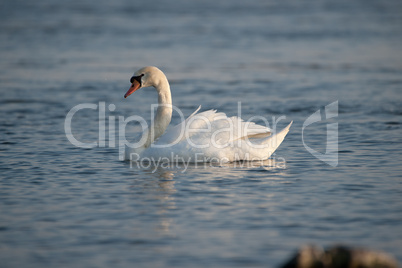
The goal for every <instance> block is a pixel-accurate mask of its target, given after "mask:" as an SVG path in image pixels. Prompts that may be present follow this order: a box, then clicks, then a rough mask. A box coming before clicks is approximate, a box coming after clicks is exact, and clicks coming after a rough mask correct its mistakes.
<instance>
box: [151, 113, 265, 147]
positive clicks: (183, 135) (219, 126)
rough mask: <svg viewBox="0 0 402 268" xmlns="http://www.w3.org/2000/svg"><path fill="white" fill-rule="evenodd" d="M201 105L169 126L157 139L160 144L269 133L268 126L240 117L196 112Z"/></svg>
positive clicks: (227, 139) (230, 139) (256, 136)
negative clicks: (177, 122)
mask: <svg viewBox="0 0 402 268" xmlns="http://www.w3.org/2000/svg"><path fill="white" fill-rule="evenodd" d="M200 108H201V106H200V107H199V108H198V109H197V110H196V111H195V112H194V113H192V114H191V115H190V116H189V117H188V118H187V119H186V120H183V121H182V122H181V123H180V124H178V125H176V126H174V127H172V128H170V129H169V130H168V131H167V132H166V133H165V134H164V135H163V136H162V137H161V138H160V139H159V140H158V143H160V144H177V143H180V142H182V141H183V140H185V139H190V140H191V142H192V144H193V145H194V144H195V145H197V144H205V143H209V142H215V143H219V144H224V143H230V142H233V141H235V140H239V139H246V138H247V139H260V138H265V137H268V136H269V135H271V133H272V131H271V129H270V128H267V127H265V126H261V125H257V124H255V123H253V122H248V121H247V122H244V121H243V120H242V119H241V118H239V117H236V116H233V117H227V116H226V114H225V113H221V112H219V113H218V112H216V110H208V111H205V112H202V113H197V112H198V111H199V110H200Z"/></svg>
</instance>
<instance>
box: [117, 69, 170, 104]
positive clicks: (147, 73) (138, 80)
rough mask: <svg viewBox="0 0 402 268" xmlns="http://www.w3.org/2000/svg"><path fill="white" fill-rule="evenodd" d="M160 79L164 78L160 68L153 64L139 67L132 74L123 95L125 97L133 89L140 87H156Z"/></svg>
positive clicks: (131, 92)
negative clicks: (127, 88)
mask: <svg viewBox="0 0 402 268" xmlns="http://www.w3.org/2000/svg"><path fill="white" fill-rule="evenodd" d="M162 79H166V76H165V75H164V74H163V72H162V71H161V70H159V69H158V68H156V67H154V66H148V67H144V68H141V69H139V70H138V71H136V72H135V73H134V75H133V76H132V77H131V79H130V83H131V87H130V88H129V90H128V91H127V93H126V94H125V95H124V98H127V97H128V96H130V95H131V94H133V93H134V92H135V91H137V90H138V89H140V88H142V87H155V88H157V87H158V85H159V83H160V81H161V80H162Z"/></svg>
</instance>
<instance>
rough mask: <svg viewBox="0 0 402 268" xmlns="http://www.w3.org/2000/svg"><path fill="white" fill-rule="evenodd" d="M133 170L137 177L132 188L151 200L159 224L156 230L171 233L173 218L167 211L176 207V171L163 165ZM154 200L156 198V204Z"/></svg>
mask: <svg viewBox="0 0 402 268" xmlns="http://www.w3.org/2000/svg"><path fill="white" fill-rule="evenodd" d="M131 171H133V172H134V173H135V178H134V183H133V184H132V185H131V187H130V188H132V189H133V190H134V191H135V192H136V193H138V194H140V196H141V200H146V201H151V203H150V204H151V208H152V209H150V214H154V217H155V218H156V220H155V221H154V222H153V223H154V224H157V226H156V227H155V231H157V232H160V233H162V234H163V235H170V226H171V223H172V222H173V219H172V218H170V217H169V216H167V212H168V211H169V210H172V209H176V203H175V198H174V196H173V194H174V193H175V192H176V189H175V180H174V171H169V170H166V169H163V168H161V167H150V168H146V169H131ZM152 200H156V201H157V202H156V204H155V203H154V202H153V201H152ZM155 205H156V209H155Z"/></svg>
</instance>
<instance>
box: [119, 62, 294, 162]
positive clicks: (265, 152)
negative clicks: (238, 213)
mask: <svg viewBox="0 0 402 268" xmlns="http://www.w3.org/2000/svg"><path fill="white" fill-rule="evenodd" d="M130 82H131V83H132V85H131V87H130V89H129V90H128V91H127V93H126V94H125V95H124V98H127V97H128V96H129V95H131V94H132V93H133V92H135V91H136V90H138V89H140V88H142V87H154V88H155V89H156V91H157V92H158V103H159V104H158V109H157V111H156V116H155V118H154V120H153V121H152V122H151V125H150V127H148V128H147V129H145V131H144V132H143V133H142V137H141V139H140V140H139V142H138V144H139V145H137V146H136V147H135V148H126V151H125V152H126V153H125V159H126V160H140V159H144V158H148V159H152V161H155V159H159V160H160V159H163V161H166V160H170V161H185V162H213V161H217V162H233V161H239V160H247V161H252V160H265V159H267V158H269V157H270V156H271V154H272V153H273V152H274V151H275V150H276V149H277V148H278V147H279V145H280V144H281V143H282V141H283V139H284V138H285V136H286V134H287V133H288V131H289V128H290V126H291V124H292V122H291V123H290V124H289V125H288V126H287V127H286V128H284V129H283V130H282V131H280V132H279V133H277V134H275V135H273V134H272V131H271V129H269V128H267V127H265V126H261V125H257V124H254V123H252V122H244V121H243V120H242V119H241V118H238V117H235V116H234V117H227V116H226V115H225V114H224V113H217V112H216V111H215V110H209V111H205V112H202V113H198V111H199V110H200V108H201V106H200V107H199V108H198V109H197V110H196V111H195V112H194V113H193V114H192V115H190V116H189V117H188V118H187V119H186V120H183V121H182V122H181V123H180V124H178V125H176V126H174V127H172V128H170V129H169V130H167V131H166V128H167V127H168V125H169V123H170V120H171V118H172V97H171V93H170V86H169V82H168V80H167V78H166V76H165V74H164V73H163V72H162V71H161V70H159V69H158V68H156V67H153V66H149V67H144V68H142V69H140V70H138V71H137V72H135V73H134V75H133V77H131V79H130ZM165 131H166V132H165ZM156 161H158V160H156Z"/></svg>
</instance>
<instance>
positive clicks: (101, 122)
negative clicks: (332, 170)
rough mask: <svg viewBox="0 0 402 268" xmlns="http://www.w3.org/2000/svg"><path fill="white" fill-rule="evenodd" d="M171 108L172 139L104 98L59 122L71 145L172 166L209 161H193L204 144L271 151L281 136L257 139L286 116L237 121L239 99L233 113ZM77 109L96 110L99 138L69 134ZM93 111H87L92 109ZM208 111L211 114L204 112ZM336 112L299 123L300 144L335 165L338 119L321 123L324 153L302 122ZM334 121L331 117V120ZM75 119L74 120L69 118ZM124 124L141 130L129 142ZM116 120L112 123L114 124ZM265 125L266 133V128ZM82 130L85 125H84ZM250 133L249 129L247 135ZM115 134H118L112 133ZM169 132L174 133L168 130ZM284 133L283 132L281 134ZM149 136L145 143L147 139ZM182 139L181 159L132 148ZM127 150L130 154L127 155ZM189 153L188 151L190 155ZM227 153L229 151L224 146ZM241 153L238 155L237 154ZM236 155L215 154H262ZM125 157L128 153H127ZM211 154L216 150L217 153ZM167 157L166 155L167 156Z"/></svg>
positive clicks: (334, 107)
mask: <svg viewBox="0 0 402 268" xmlns="http://www.w3.org/2000/svg"><path fill="white" fill-rule="evenodd" d="M159 108H160V106H159V105H151V118H156V117H157V116H155V117H154V115H155V110H157V109H159ZM168 109H169V110H171V112H172V113H176V115H175V116H176V117H177V115H178V116H179V118H180V121H181V123H180V124H178V125H176V126H175V127H174V129H175V131H174V133H172V132H169V134H170V135H171V137H172V139H171V140H170V141H169V142H167V143H159V144H158V143H153V140H154V135H157V136H158V135H161V133H156V134H155V133H154V132H155V131H153V124H154V122H153V121H152V120H151V122H150V123H148V122H147V120H145V119H144V118H143V117H140V116H138V115H131V116H129V117H124V116H115V115H113V112H114V111H115V110H116V106H115V105H114V104H109V105H106V103H105V102H99V103H97V104H94V103H82V104H78V105H76V106H74V107H73V108H71V110H70V111H69V112H68V113H67V115H66V118H65V121H64V129H65V134H66V137H67V139H68V140H69V141H70V143H71V144H73V145H74V146H76V147H80V148H94V147H110V148H116V147H117V148H118V153H119V160H125V159H130V160H132V162H136V163H137V164H135V165H132V164H131V165H132V166H136V165H138V163H139V164H141V165H145V163H151V164H152V165H161V166H172V164H168V163H170V162H181V163H187V166H188V163H189V162H192V163H200V162H214V161H211V159H207V160H205V159H204V160H201V161H198V160H199V158H201V157H204V158H205V157H206V156H205V155H204V156H203V155H199V154H198V155H197V153H198V152H203V151H208V149H209V150H210V151H211V150H212V151H214V152H219V151H220V150H225V149H227V148H228V147H229V148H235V147H236V148H241V147H242V146H248V147H251V148H252V149H254V150H255V151H257V150H262V149H264V146H271V148H274V149H273V151H272V152H269V154H270V153H273V152H274V151H275V149H276V148H277V147H278V146H279V144H280V143H281V142H282V140H283V138H282V140H281V139H279V140H278V141H277V140H276V139H272V141H271V142H270V143H269V145H268V144H263V143H259V142H255V141H256V140H257V141H261V140H262V139H265V138H268V137H269V135H272V134H275V133H277V125H278V123H279V122H280V121H281V120H284V119H286V116H280V117H278V118H277V117H272V119H271V120H268V119H267V118H265V117H263V116H254V117H251V118H249V119H248V120H246V121H243V120H241V119H240V118H241V115H242V112H241V103H240V102H239V103H238V109H237V110H238V111H237V117H227V116H226V115H225V114H223V113H215V111H210V113H209V114H208V113H199V114H197V112H198V110H197V111H196V112H195V113H194V114H195V116H190V117H185V116H184V114H183V113H182V111H181V110H180V109H179V108H177V107H175V106H173V105H171V106H169V107H168ZM81 110H89V111H91V110H93V112H94V117H95V114H96V115H97V117H98V122H97V124H98V138H97V139H96V140H94V141H92V142H82V141H80V140H79V139H77V138H76V137H74V135H73V131H72V122H73V120H79V117H80V116H79V113H80V111H81ZM91 113H92V111H91ZM209 116H212V117H209ZM337 116H338V101H336V102H333V103H330V104H328V105H327V106H325V107H324V108H323V109H320V110H317V111H316V112H314V113H313V114H312V115H310V116H309V117H308V118H307V119H306V120H305V121H304V123H303V127H302V143H303V145H304V147H305V148H306V150H307V151H308V152H309V153H311V154H312V155H313V156H315V157H316V158H318V159H319V160H321V161H323V162H325V163H327V164H329V165H331V166H333V167H336V166H337V165H338V123H328V124H327V125H326V127H327V131H326V143H325V146H326V149H325V152H319V151H317V150H314V149H313V148H311V147H310V146H309V145H308V144H307V142H306V141H305V133H304V131H305V129H306V128H307V127H310V126H313V125H314V124H315V123H318V122H324V121H326V120H328V119H332V118H336V117H337ZM218 121H219V122H220V123H219V125H214V124H216V122H218ZM254 121H258V123H259V125H257V124H255V123H254ZM330 121H334V120H330ZM74 122H75V121H74ZM129 123H134V124H136V125H137V126H138V127H140V128H141V130H142V131H140V132H138V133H137V134H139V135H138V138H137V139H136V140H135V141H134V142H129V141H128V140H127V138H126V137H127V136H133V134H134V133H130V134H129V135H126V128H127V125H128V124H129ZM116 125H117V127H116ZM268 129H270V131H269V132H267V130H268ZM84 131H85V130H84ZM250 133H252V134H251V135H250ZM116 134H117V135H116ZM172 134H173V135H172ZM285 135H286V133H285ZM200 136H203V137H204V138H203V139H200V138H199V139H197V137H200ZM150 140H151V141H152V142H151V143H150V144H147V143H149V141H150ZM182 141H185V142H186V144H188V146H187V147H188V148H187V147H186V148H187V152H184V153H183V155H185V157H187V158H180V157H182V156H177V155H171V156H170V155H168V154H166V155H165V156H163V157H160V158H159V159H143V157H141V154H140V153H139V152H138V151H136V149H138V148H142V147H144V146H145V147H144V148H152V149H155V150H161V151H165V152H167V151H169V150H170V149H171V148H173V147H172V146H175V145H176V144H177V143H180V142H182ZM127 149H134V151H127ZM126 151H127V152H128V153H129V154H127V153H126ZM189 152H191V153H193V154H192V155H191V157H190V159H189V154H188V153H189ZM228 152H229V151H228ZM239 152H240V154H239ZM236 153H237V154H238V155H237V157H238V159H237V158H234V159H232V160H230V159H228V158H227V157H226V155H225V154H223V156H222V157H220V158H221V159H218V161H215V162H220V163H225V162H233V161H236V160H245V159H246V160H249V161H250V162H252V161H258V160H259V159H261V157H254V156H253V155H251V156H246V155H245V154H244V153H242V152H241V150H240V151H239V150H238V151H236V150H234V151H233V154H236ZM267 154H268V153H266V155H267ZM127 155H128V156H129V158H128V157H127ZM215 155H220V154H219V153H217V154H215ZM170 158H171V159H170ZM278 162H281V163H286V161H285V159H281V160H280V161H278ZM280 166H281V167H286V164H281V165H280Z"/></svg>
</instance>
